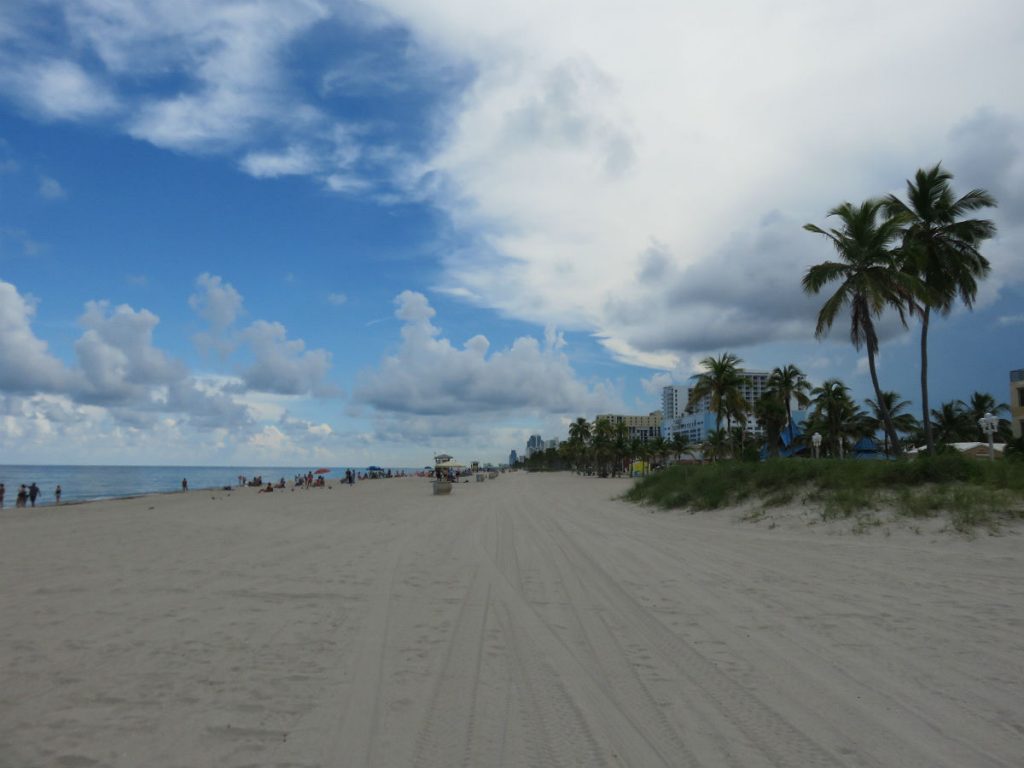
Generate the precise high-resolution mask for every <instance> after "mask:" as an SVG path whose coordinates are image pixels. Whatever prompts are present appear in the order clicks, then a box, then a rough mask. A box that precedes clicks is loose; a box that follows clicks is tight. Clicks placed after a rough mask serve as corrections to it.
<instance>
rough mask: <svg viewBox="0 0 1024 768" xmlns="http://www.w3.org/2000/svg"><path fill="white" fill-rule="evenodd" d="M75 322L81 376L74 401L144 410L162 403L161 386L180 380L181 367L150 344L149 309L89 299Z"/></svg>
mask: <svg viewBox="0 0 1024 768" xmlns="http://www.w3.org/2000/svg"><path fill="white" fill-rule="evenodd" d="M79 322H80V323H81V324H82V325H83V326H84V327H85V332H84V333H83V334H82V336H81V338H79V340H78V341H77V342H76V343H75V354H76V356H77V357H78V364H79V368H80V369H81V371H82V374H83V375H84V386H83V387H82V390H81V392H80V394H79V397H80V398H82V399H83V400H85V401H86V402H91V403H96V404H105V405H135V406H140V405H141V406H150V405H152V404H155V403H157V402H159V401H160V400H161V399H164V400H165V399H166V395H165V394H164V393H162V392H161V388H162V387H167V386H170V385H171V384H173V383H175V382H178V381H180V380H181V379H183V378H184V377H185V375H186V371H185V368H184V366H183V365H182V364H181V363H179V362H176V361H174V360H172V359H171V358H170V357H168V356H167V355H166V354H165V353H164V352H162V351H161V350H159V349H157V348H156V347H154V346H153V329H154V328H155V327H156V325H157V323H159V318H157V316H156V315H154V314H153V313H152V312H150V311H149V310H146V309H142V310H139V311H135V310H134V309H132V308H131V307H129V306H128V305H126V304H122V305H120V306H118V307H116V308H111V307H110V305H109V304H108V303H107V302H105V301H90V302H88V303H87V304H86V306H85V313H84V314H83V315H82V317H81V318H80V319H79Z"/></svg>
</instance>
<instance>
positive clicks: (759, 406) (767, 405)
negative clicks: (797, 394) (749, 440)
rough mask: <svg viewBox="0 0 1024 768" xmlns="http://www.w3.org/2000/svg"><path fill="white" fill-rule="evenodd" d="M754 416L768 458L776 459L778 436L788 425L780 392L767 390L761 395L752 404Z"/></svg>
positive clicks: (787, 417) (787, 415)
mask: <svg viewBox="0 0 1024 768" xmlns="http://www.w3.org/2000/svg"><path fill="white" fill-rule="evenodd" d="M775 370H776V371H777V370H779V369H778V368H776V369H775ZM754 414H755V415H756V416H757V423H758V424H760V425H761V426H762V427H763V428H764V431H765V439H766V444H767V446H768V456H769V457H770V458H778V455H779V436H780V435H781V434H782V430H783V429H785V428H786V425H787V424H789V414H788V413H787V409H786V404H784V403H783V400H782V392H781V390H777V389H769V390H768V391H767V392H765V393H764V394H763V395H761V399H760V400H758V401H757V402H756V403H755V404H754Z"/></svg>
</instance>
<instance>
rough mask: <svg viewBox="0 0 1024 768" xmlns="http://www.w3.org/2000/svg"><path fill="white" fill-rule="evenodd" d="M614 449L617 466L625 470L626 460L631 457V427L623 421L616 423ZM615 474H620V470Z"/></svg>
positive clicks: (618, 468)
mask: <svg viewBox="0 0 1024 768" xmlns="http://www.w3.org/2000/svg"><path fill="white" fill-rule="evenodd" d="M612 450H613V451H614V453H615V466H616V468H617V470H625V464H626V460H627V459H628V458H629V427H627V426H626V425H625V424H624V423H623V422H621V421H620V422H618V423H617V424H616V425H615V439H614V441H613V443H612ZM614 474H618V471H616V472H615V473H614Z"/></svg>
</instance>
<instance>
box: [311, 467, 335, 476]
mask: <svg viewBox="0 0 1024 768" xmlns="http://www.w3.org/2000/svg"><path fill="white" fill-rule="evenodd" d="M330 471H331V470H329V469H327V468H326V467H320V469H318V470H317V471H316V472H314V473H313V474H314V475H327V474H330Z"/></svg>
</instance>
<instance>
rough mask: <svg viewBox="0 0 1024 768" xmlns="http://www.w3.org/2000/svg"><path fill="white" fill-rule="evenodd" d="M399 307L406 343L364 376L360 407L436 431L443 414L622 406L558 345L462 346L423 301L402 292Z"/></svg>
mask: <svg viewBox="0 0 1024 768" xmlns="http://www.w3.org/2000/svg"><path fill="white" fill-rule="evenodd" d="M395 304H396V305H397V308H396V310H395V317H397V318H398V319H400V320H402V321H403V325H402V329H401V336H402V341H401V344H400V346H399V349H398V352H397V354H395V355H392V356H389V357H386V358H385V359H384V360H383V361H382V362H381V364H380V366H379V368H377V369H376V370H372V371H364V372H363V373H362V375H361V376H360V379H359V384H358V386H357V388H356V391H355V395H354V397H355V400H356V401H357V402H359V403H364V404H367V405H371V406H373V407H374V408H375V409H377V410H378V411H382V412H388V413H391V414H407V415H414V416H413V417H412V418H413V421H414V420H415V419H421V420H427V421H428V422H429V423H430V425H431V428H433V427H435V426H437V424H436V423H435V420H434V419H432V418H431V417H432V416H438V415H442V414H444V415H446V416H448V417H454V415H456V414H460V413H462V414H466V413H472V414H474V415H475V416H479V415H480V414H485V415H490V416H492V417H500V416H507V415H508V414H509V413H511V412H515V411H520V410H523V409H525V410H527V411H533V412H537V413H546V414H553V413H590V412H597V411H599V410H602V409H605V408H610V407H613V404H617V398H616V397H615V395H614V394H613V392H612V389H611V387H609V386H608V385H607V384H603V383H598V384H595V385H592V386H588V385H587V384H585V383H583V382H581V381H580V380H579V379H577V378H576V375H575V373H574V372H573V370H572V368H571V367H570V365H569V361H568V358H567V357H566V356H565V354H564V353H563V352H561V351H560V350H559V349H558V348H555V346H553V345H550V344H549V345H542V344H541V343H540V342H539V341H538V340H537V339H535V338H531V337H521V338H518V339H516V340H515V341H514V342H513V343H512V345H511V346H510V347H509V348H507V349H502V350H497V351H491V349H490V342H489V341H488V340H487V338H486V337H484V336H481V335H476V336H473V337H472V338H470V339H468V340H467V341H466V342H464V344H463V345H462V346H461V347H458V346H455V345H454V344H452V342H451V341H449V340H448V339H446V338H443V337H442V336H441V330H440V329H439V328H437V327H435V326H434V325H433V324H432V322H431V320H432V319H433V317H434V316H435V310H434V308H433V307H431V306H430V303H429V301H428V300H427V298H426V296H424V295H423V294H421V293H417V292H415V291H404V292H403V293H401V294H400V295H399V296H398V297H397V298H396V299H395ZM411 423H413V422H410V421H409V420H405V421H404V422H403V425H404V427H405V428H409V426H410V424H411Z"/></svg>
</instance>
